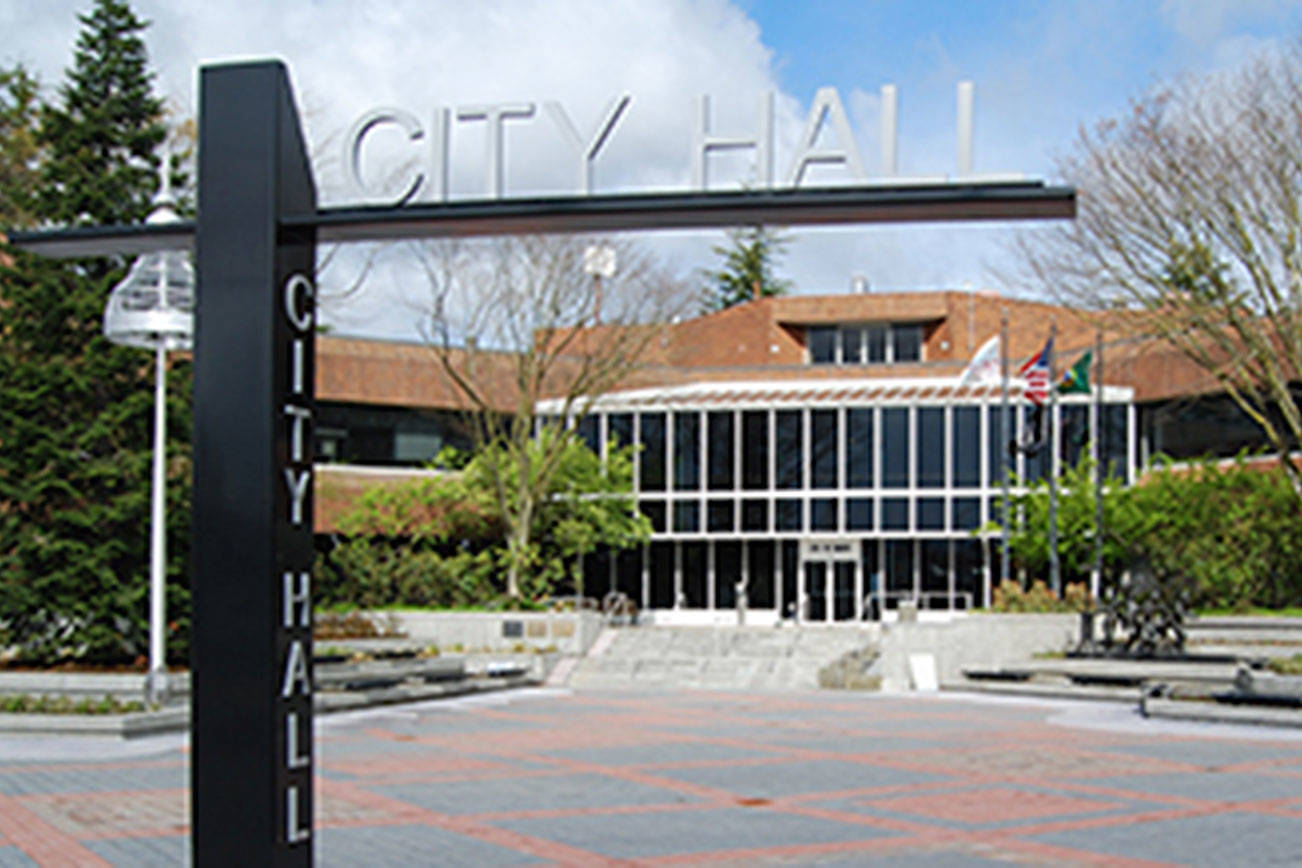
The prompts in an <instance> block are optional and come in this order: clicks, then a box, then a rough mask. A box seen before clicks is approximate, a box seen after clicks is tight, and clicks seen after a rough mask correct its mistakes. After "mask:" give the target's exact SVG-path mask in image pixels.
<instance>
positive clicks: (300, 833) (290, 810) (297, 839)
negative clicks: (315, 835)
mask: <svg viewBox="0 0 1302 868" xmlns="http://www.w3.org/2000/svg"><path fill="white" fill-rule="evenodd" d="M310 837H312V830H311V829H310V828H308V827H307V826H304V827H302V828H299V825H298V785H297V784H290V785H289V786H288V787H286V788H285V840H286V841H287V842H288V843H290V844H302V843H303V842H304V841H306V840H307V839H308V838H310Z"/></svg>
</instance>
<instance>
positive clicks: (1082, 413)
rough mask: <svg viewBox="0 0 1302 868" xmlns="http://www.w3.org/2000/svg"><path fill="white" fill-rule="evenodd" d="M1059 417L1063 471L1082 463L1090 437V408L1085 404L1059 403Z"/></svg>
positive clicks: (1060, 460)
mask: <svg viewBox="0 0 1302 868" xmlns="http://www.w3.org/2000/svg"><path fill="white" fill-rule="evenodd" d="M1058 413H1059V414H1060V415H1059V418H1060V419H1061V420H1062V433H1061V434H1059V435H1058V436H1059V447H1060V449H1061V450H1062V451H1061V452H1060V453H1059V462H1060V464H1061V467H1060V468H1059V472H1060V473H1063V472H1066V471H1068V470H1070V469H1071V468H1073V467H1075V466H1076V465H1077V464H1079V463H1080V459H1081V455H1083V454H1085V451H1086V449H1087V447H1088V444H1089V439H1090V408H1089V407H1087V406H1085V405H1083V404H1067V405H1065V406H1064V405H1061V404H1060V405H1058Z"/></svg>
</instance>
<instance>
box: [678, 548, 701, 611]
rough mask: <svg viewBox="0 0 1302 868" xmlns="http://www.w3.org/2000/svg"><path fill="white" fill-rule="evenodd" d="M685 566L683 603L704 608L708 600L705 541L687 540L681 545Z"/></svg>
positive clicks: (692, 607)
mask: <svg viewBox="0 0 1302 868" xmlns="http://www.w3.org/2000/svg"><path fill="white" fill-rule="evenodd" d="M679 549H680V551H679V557H681V558H682V567H683V577H682V582H683V605H684V606H686V607H687V608H689V609H704V608H705V604H706V603H707V602H708V600H707V599H706V596H705V594H706V590H705V558H706V555H705V543H703V542H685V543H682V544H681V545H680V546H679Z"/></svg>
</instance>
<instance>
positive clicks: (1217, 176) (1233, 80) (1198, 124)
mask: <svg viewBox="0 0 1302 868" xmlns="http://www.w3.org/2000/svg"><path fill="white" fill-rule="evenodd" d="M1059 168H1060V171H1061V173H1062V175H1063V177H1064V178H1065V179H1066V180H1067V181H1068V182H1070V183H1072V184H1074V185H1076V187H1077V188H1078V189H1079V190H1080V206H1079V207H1080V213H1079V215H1078V217H1077V219H1076V220H1075V221H1073V222H1070V223H1064V224H1060V225H1058V226H1057V227H1055V228H1053V229H1050V230H1048V231H1047V232H1044V233H1042V234H1037V235H1034V236H1024V237H1023V238H1022V239H1021V240H1020V241H1019V242H1017V245H1016V246H1017V251H1018V252H1019V254H1020V256H1021V261H1022V262H1023V263H1024V264H1025V265H1026V267H1027V270H1028V272H1029V274H1030V276H1031V278H1032V279H1033V280H1034V281H1035V282H1036V283H1038V284H1039V285H1040V286H1041V287H1044V288H1045V289H1046V290H1047V291H1048V292H1049V293H1050V294H1051V295H1054V296H1056V297H1057V298H1059V299H1060V300H1063V301H1065V302H1067V303H1070V304H1074V305H1078V306H1081V307H1084V308H1087V309H1091V310H1096V311H1097V310H1107V311H1115V312H1116V315H1115V316H1116V319H1115V322H1117V323H1121V324H1122V325H1123V326H1124V327H1126V328H1128V329H1130V330H1132V331H1133V332H1137V333H1147V334H1151V335H1156V336H1158V337H1160V338H1163V339H1165V340H1166V341H1168V342H1169V343H1170V344H1171V345H1172V346H1174V347H1176V348H1178V350H1179V351H1180V352H1182V353H1183V354H1184V355H1185V356H1186V357H1187V358H1189V359H1191V360H1192V361H1193V362H1194V363H1196V364H1197V365H1199V366H1200V367H1201V368H1203V369H1204V370H1206V371H1207V372H1208V373H1209V374H1210V375H1212V376H1213V377H1214V378H1215V380H1216V382H1217V383H1219V385H1220V387H1221V388H1223V389H1224V390H1225V392H1226V393H1227V394H1228V395H1229V396H1230V397H1231V398H1232V399H1233V400H1234V401H1235V402H1236V403H1237V404H1238V406H1239V407H1240V408H1242V410H1243V411H1244V412H1245V413H1247V414H1248V416H1250V417H1251V418H1252V419H1253V420H1255V421H1256V422H1257V424H1258V425H1260V426H1261V428H1262V430H1263V431H1264V432H1265V435H1266V438H1267V439H1268V441H1269V442H1270V444H1271V445H1272V447H1273V448H1274V449H1275V450H1278V451H1279V452H1280V453H1281V454H1286V453H1287V452H1288V451H1289V450H1290V449H1293V448H1295V447H1296V444H1297V443H1299V442H1302V411H1300V410H1299V404H1298V397H1299V391H1298V389H1297V383H1298V380H1299V378H1300V376H1302V242H1299V238H1302V43H1295V44H1293V45H1292V46H1291V47H1289V48H1286V49H1282V50H1277V51H1270V52H1267V53H1264V54H1262V55H1261V56H1259V57H1258V58H1257V59H1256V60H1255V61H1254V62H1252V63H1251V64H1249V65H1247V66H1245V67H1244V68H1242V69H1240V70H1238V71H1235V72H1233V73H1224V74H1219V75H1213V76H1207V77H1203V78H1201V79H1191V80H1189V81H1187V82H1185V83H1183V84H1181V85H1178V86H1176V87H1173V88H1170V89H1167V90H1164V91H1160V92H1158V93H1154V94H1151V95H1149V96H1146V97H1144V98H1143V99H1140V100H1139V101H1138V102H1136V103H1135V104H1134V105H1133V106H1132V109H1131V111H1130V113H1129V114H1127V115H1126V116H1124V117H1122V118H1118V119H1112V120H1107V121H1104V122H1102V123H1100V124H1098V125H1097V126H1096V127H1095V128H1094V129H1093V130H1085V131H1082V132H1081V135H1080V139H1079V141H1078V143H1077V147H1076V149H1075V152H1074V154H1073V155H1072V156H1070V157H1068V158H1067V159H1065V160H1064V161H1062V162H1061V164H1060V166H1059ZM1283 466H1284V468H1285V472H1286V473H1288V474H1289V478H1290V479H1291V482H1292V485H1293V488H1294V490H1295V492H1296V494H1297V497H1298V499H1299V500H1300V501H1302V467H1299V466H1297V465H1296V464H1294V463H1292V462H1287V461H1286V462H1284V463H1283Z"/></svg>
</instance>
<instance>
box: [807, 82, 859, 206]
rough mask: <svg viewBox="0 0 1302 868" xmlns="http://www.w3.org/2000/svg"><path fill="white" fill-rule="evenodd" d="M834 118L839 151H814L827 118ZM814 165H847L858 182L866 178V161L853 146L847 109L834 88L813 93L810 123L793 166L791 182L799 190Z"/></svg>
mask: <svg viewBox="0 0 1302 868" xmlns="http://www.w3.org/2000/svg"><path fill="white" fill-rule="evenodd" d="M829 116H830V117H831V120H832V129H834V130H835V131H836V137H837V139H838V140H839V141H840V144H841V150H839V151H835V150H834V151H819V150H815V149H814V144H815V142H817V141H818V131H819V130H820V129H822V127H823V121H824V119H826V118H828V117H829ZM814 163H822V164H824V165H832V166H845V167H846V169H847V170H848V171H849V172H850V174H851V175H852V176H854V178H855V179H856V180H860V181H862V180H863V179H864V177H865V176H864V170H863V161H862V160H860V159H859V148H858V146H857V145H855V143H854V134H853V133H852V132H851V131H850V120H849V119H848V118H847V117H846V116H845V107H844V106H842V105H841V97H840V96H839V95H838V94H837V92H836V88H834V87H820V88H819V89H818V93H816V94H814V105H813V107H812V108H811V109H810V110H809V120H808V121H806V123H805V131H804V132H803V133H801V134H800V147H799V149H798V150H797V151H796V159H795V161H794V162H792V164H791V175H790V180H789V183H790V184H791V186H793V187H799V186H800V181H801V179H802V178H803V177H804V176H805V168H806V167H807V166H809V165H811V164H814Z"/></svg>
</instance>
